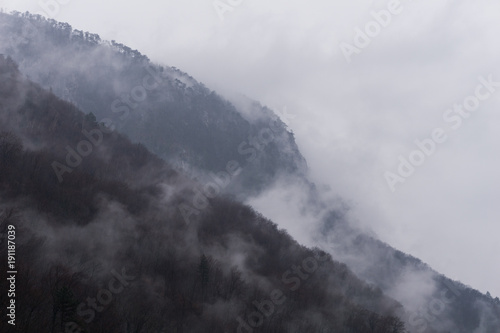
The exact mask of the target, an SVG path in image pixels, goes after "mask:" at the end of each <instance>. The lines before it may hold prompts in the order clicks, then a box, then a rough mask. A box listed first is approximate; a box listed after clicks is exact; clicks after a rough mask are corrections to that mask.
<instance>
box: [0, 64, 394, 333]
mask: <svg viewBox="0 0 500 333" xmlns="http://www.w3.org/2000/svg"><path fill="white" fill-rule="evenodd" d="M0 119H1V122H0V158H1V159H0V196H1V198H2V204H1V209H2V211H1V215H0V230H1V232H2V238H1V243H2V246H1V247H0V254H1V256H2V258H7V246H6V245H7V244H6V240H7V235H14V236H15V237H14V238H12V237H9V238H8V239H9V240H10V239H15V255H14V256H15V260H14V259H13V262H14V265H15V269H16V270H17V274H14V275H11V277H12V276H13V277H14V280H13V281H14V282H12V281H7V280H6V279H2V282H0V285H1V287H2V288H3V290H9V288H10V289H11V290H13V292H14V293H15V295H14V296H13V297H11V296H9V297H10V300H12V299H14V300H15V302H14V303H12V302H11V301H10V300H9V299H7V298H6V297H5V293H2V306H4V308H7V306H11V305H10V304H14V307H13V308H14V309H15V312H11V314H12V313H14V316H13V317H11V318H10V322H11V323H15V325H12V324H9V323H8V322H7V321H6V320H2V321H1V324H0V325H2V326H1V327H2V332H106V333H108V332H227V331H232V332H234V331H236V332H253V331H256V330H257V329H262V330H264V331H268V332H353V331H355V332H394V333H398V332H403V328H404V325H403V323H402V322H401V321H400V320H399V319H398V318H397V317H396V315H397V314H398V313H400V312H402V311H403V309H402V307H401V305H399V304H398V303H397V302H396V301H394V300H392V299H390V298H388V297H386V296H384V295H383V293H382V292H381V291H380V290H379V289H377V288H375V287H373V286H370V285H368V284H366V283H364V282H362V281H361V280H360V279H358V278H357V277H356V276H355V275H354V274H353V273H352V272H351V271H350V270H349V269H348V268H347V267H346V266H345V265H344V264H341V263H339V262H336V261H333V260H332V259H331V257H330V256H329V255H328V254H327V253H325V252H322V251H320V250H318V249H308V248H305V247H303V246H301V245H299V244H298V243H297V242H295V241H293V240H292V239H291V238H290V237H289V236H288V235H287V233H286V231H284V230H280V229H278V228H277V226H276V225H275V224H273V223H272V222H271V221H269V220H266V219H265V218H263V217H262V216H260V215H259V214H258V213H256V212H255V211H254V210H252V209H251V208H250V207H248V206H244V205H242V204H240V203H237V202H235V201H233V200H230V199H224V198H220V197H219V198H212V199H210V200H209V203H208V204H207V207H206V209H205V211H204V212H203V216H202V217H201V218H200V219H199V220H197V221H196V222H191V223H189V224H188V223H186V222H185V221H184V219H183V216H182V214H181V213H180V212H179V211H178V210H177V209H176V206H177V205H178V203H179V202H182V201H185V200H188V198H189V197H190V196H192V195H193V194H194V193H195V192H196V187H197V186H198V184H196V183H195V182H193V181H191V180H190V179H189V178H188V177H186V176H183V175H182V174H181V173H179V172H177V171H175V170H174V169H173V168H172V167H171V166H170V165H169V164H167V163H166V162H164V161H163V160H161V159H159V158H158V157H156V156H155V155H153V154H151V153H150V152H149V151H147V150H146V149H145V148H144V146H142V145H141V144H134V143H132V142H130V141H129V139H127V138H125V137H123V136H122V135H120V134H119V133H117V132H116V131H113V130H112V129H110V128H108V127H105V126H103V125H100V124H98V123H97V122H96V121H95V119H93V117H91V116H89V114H84V113H83V112H81V111H80V110H78V109H77V108H76V107H75V106H74V105H72V104H70V103H68V102H66V101H63V100H61V99H59V98H57V97H56V96H54V95H53V94H52V93H50V92H48V91H46V90H44V89H43V88H41V87H40V86H39V85H37V84H34V83H32V82H30V81H29V80H27V79H26V78H25V77H23V76H22V75H21V73H20V72H19V70H18V68H17V65H16V64H15V62H14V61H13V60H12V59H11V58H8V57H7V58H5V57H4V56H0ZM68 147H70V148H71V147H76V148H73V151H74V152H75V154H73V155H71V158H74V161H73V162H75V163H76V161H77V158H76V156H77V155H76V154H77V153H80V154H81V153H82V152H86V153H85V154H82V155H85V156H83V157H82V160H81V161H80V162H81V163H80V166H79V167H75V168H74V169H73V170H72V171H71V172H69V173H68V174H67V175H66V177H65V180H64V181H63V182H59V181H58V178H57V176H56V174H55V173H54V170H53V168H54V165H55V164H54V162H57V161H64V160H66V158H67V156H69V155H68ZM85 149H87V150H85ZM71 158H70V159H69V160H68V161H71ZM61 164H62V163H61ZM9 231H11V232H9ZM12 231H14V232H12ZM254 329H255V330H254Z"/></svg>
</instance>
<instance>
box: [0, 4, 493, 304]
mask: <svg viewBox="0 0 500 333" xmlns="http://www.w3.org/2000/svg"><path fill="white" fill-rule="evenodd" d="M62 2H63V1H61V3H62ZM64 2H67V3H66V4H60V5H57V6H56V7H57V8H56V7H54V10H52V11H47V10H44V9H43V8H42V6H41V5H40V3H44V2H43V1H41V2H37V1H27V0H15V1H14V0H7V1H5V0H2V1H0V7H3V8H4V9H7V10H18V11H25V10H29V11H30V12H32V13H39V14H42V15H44V16H48V17H51V18H54V19H56V20H59V21H65V22H68V23H70V24H71V25H72V26H73V27H74V28H76V29H82V30H85V31H90V32H93V33H98V34H99V35H100V36H101V37H102V38H103V39H107V40H116V41H117V42H120V43H124V44H126V45H128V46H130V47H131V48H133V49H138V50H140V51H141V52H142V53H143V54H146V55H148V56H149V57H150V58H151V59H152V60H153V61H155V62H157V63H162V64H167V65H171V66H176V67H178V68H180V69H182V70H183V71H186V72H187V73H189V74H190V75H192V76H193V77H194V78H195V79H197V80H199V81H201V82H203V83H205V84H206V85H207V86H208V87H210V88H211V89H216V90H219V89H220V90H221V91H224V92H230V91H233V92H240V93H243V94H245V95H246V96H249V97H251V98H254V99H256V100H259V101H260V102H262V103H263V104H265V105H267V106H269V107H271V108H274V109H277V111H278V114H280V113H281V114H282V115H284V114H286V113H288V114H289V115H290V117H288V119H286V121H285V120H284V121H285V122H286V123H287V124H288V125H289V127H290V129H291V130H293V132H294V133H295V137H296V140H297V142H298V145H299V147H300V149H301V151H302V153H303V154H304V156H305V158H306V159H307V161H308V165H309V167H310V172H311V176H312V179H313V180H314V181H315V182H316V183H317V184H318V186H319V187H320V188H322V189H329V193H330V195H331V196H332V197H340V198H342V199H343V200H344V201H345V202H346V203H347V204H348V205H349V207H350V209H349V210H348V212H347V214H348V217H349V219H350V220H351V221H353V223H356V224H357V225H358V226H360V227H362V228H365V229H367V230H371V231H372V232H374V233H375V234H377V235H378V237H379V238H380V239H382V240H384V241H386V242H387V243H389V244H390V245H392V246H394V247H396V248H398V249H400V250H402V251H403V252H406V253H410V254H412V255H414V256H416V257H418V258H420V259H422V260H423V261H424V262H426V263H428V264H429V265H430V266H431V267H433V268H434V269H436V270H437V271H439V272H441V273H443V274H446V275H447V276H449V277H451V278H453V279H457V280H460V281H462V282H463V283H465V284H467V285H471V286H472V287H474V288H477V289H479V290H481V291H482V292H486V291H490V292H491V293H492V294H493V295H494V296H499V295H500V286H499V285H498V278H497V277H498V276H499V274H500V266H498V265H497V264H496V255H497V254H498V253H499V252H500V243H499V242H498V241H497V238H498V236H497V235H498V233H499V231H500V226H498V224H497V222H498V220H499V215H500V214H499V211H498V209H496V207H495V204H494V198H498V197H499V196H500V193H499V189H498V186H495V185H496V184H498V181H499V180H500V179H499V175H498V171H497V170H498V168H499V166H500V158H499V157H498V142H499V140H498V139H499V133H500V132H499V131H498V126H499V125H498V124H499V117H500V116H499V115H498V113H497V112H496V110H497V106H498V104H499V96H500V94H499V93H498V92H496V93H492V94H491V96H490V97H489V98H488V99H486V100H484V101H481V104H480V106H479V108H478V109H477V110H476V111H475V112H473V113H471V114H470V116H469V117H468V118H464V119H463V123H462V126H461V127H460V128H459V129H457V130H453V129H450V128H449V123H447V122H446V121H445V120H444V119H443V115H444V114H445V112H446V110H447V109H449V108H453V106H454V104H456V103H463V102H464V100H465V99H466V98H467V97H468V96H471V95H474V93H475V90H476V87H477V85H478V84H479V83H480V80H479V79H478V78H479V77H481V76H482V77H484V78H487V77H488V76H489V75H492V77H493V81H500V73H498V71H497V70H496V66H495V65H496V62H497V60H498V55H499V47H498V46H497V43H495V42H494V41H495V40H496V39H495V37H497V36H498V32H499V30H500V24H499V23H498V20H497V18H496V15H495V14H496V13H498V10H499V9H500V8H499V7H500V4H498V3H496V2H492V1H488V0H479V1H476V2H474V3H469V2H465V1H453V2H452V1H446V2H433V1H420V2H416V1H413V2H412V1H408V0H404V1H403V0H402V1H401V2H400V3H401V6H400V7H399V8H400V9H401V10H400V13H399V14H397V15H394V16H392V18H391V22H390V23H389V24H388V26H387V27H385V28H382V29H381V31H380V33H378V34H376V36H374V37H373V38H371V42H370V44H369V45H368V46H366V47H365V48H362V49H360V52H359V54H353V55H352V56H351V57H350V60H351V61H350V62H348V60H347V59H346V57H345V56H344V55H343V53H342V51H341V48H340V45H341V43H349V44H353V38H354V36H355V29H356V27H360V28H361V29H364V27H365V24H367V23H368V22H371V21H373V20H374V18H373V16H372V15H371V14H370V13H371V12H372V11H380V10H382V9H384V10H385V9H387V8H388V3H389V1H387V2H386V1H366V0H365V1H349V2H348V3H347V2H345V1H319V0H318V1H312V2H308V3H307V4H305V3H304V2H301V1H281V0H280V1H273V3H269V2H268V1H267V2H266V1H261V0H255V1H241V2H238V1H233V3H240V4H239V5H236V6H233V8H231V9H232V10H229V11H226V12H224V13H223V14H222V16H223V20H221V18H220V15H219V14H218V13H217V11H216V9H215V8H214V6H213V2H212V1H199V0H193V1H190V2H189V3H182V4H181V3H179V2H178V1H171V0H169V1H162V2H160V1H144V2H142V3H140V4H139V3H135V2H118V1H108V2H106V3H105V4H103V3H102V2H98V1H94V0H89V1H86V2H81V1H64ZM56 9H57V10H56ZM283 110H286V113H285V112H284V111H283ZM436 128H443V129H445V130H446V134H447V137H448V139H447V140H446V142H443V143H440V144H437V145H436V151H435V152H434V153H433V154H431V155H430V156H428V157H426V158H425V162H424V163H423V164H422V165H420V166H418V167H416V168H415V171H414V173H413V174H412V175H411V176H410V177H408V178H407V179H406V181H405V182H404V183H397V184H396V185H395V191H394V192H392V191H391V189H390V187H389V186H388V184H387V181H386V179H385V178H384V174H385V173H386V172H388V171H389V172H392V173H397V169H398V165H399V156H400V155H402V156H403V157H405V158H408V157H409V155H410V154H411V153H412V151H413V150H415V149H417V146H416V144H415V143H414V141H415V140H424V139H427V138H431V137H432V132H433V130H434V129H436ZM266 195H267V197H263V198H260V199H259V198H257V199H256V200H255V201H254V202H253V204H254V206H255V207H256V208H257V209H258V210H260V211H262V212H263V214H264V215H266V216H269V217H272V218H273V219H276V220H277V221H282V222H280V224H281V225H286V226H287V229H289V230H290V232H291V234H292V235H295V234H297V235H298V234H303V237H304V239H299V240H300V241H303V242H306V241H307V239H306V235H308V234H307V231H308V230H307V227H308V225H297V223H299V221H297V220H295V219H293V216H291V214H290V213H289V212H288V211H284V210H278V209H276V208H273V207H279V204H280V203H283V202H286V201H287V198H286V193H281V192H277V193H271V194H266ZM272 200H276V201H277V202H276V204H274V205H273V203H272Z"/></svg>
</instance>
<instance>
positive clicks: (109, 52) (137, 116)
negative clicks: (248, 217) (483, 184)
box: [0, 14, 307, 193]
mask: <svg viewBox="0 0 500 333" xmlns="http://www.w3.org/2000/svg"><path fill="white" fill-rule="evenodd" d="M0 15H1V16H0V18H1V19H0V25H1V26H0V31H2V34H1V36H0V45H2V46H3V47H2V49H3V51H2V52H5V54H8V55H10V56H11V57H12V58H13V59H14V60H15V61H16V62H17V63H18V64H19V66H20V68H21V70H22V72H23V73H25V74H27V75H28V77H30V78H31V79H32V80H33V81H35V82H37V83H39V84H40V85H42V86H43V87H45V88H47V89H51V90H52V91H53V92H54V94H56V95H57V96H59V97H60V98H62V99H64V100H67V101H70V102H72V103H73V104H75V105H76V106H77V107H79V108H80V109H81V110H82V111H83V112H85V113H92V114H94V115H95V116H96V118H97V120H98V121H99V122H102V121H104V122H106V123H107V124H108V126H111V127H113V128H116V129H117V130H119V131H120V132H122V133H126V134H127V136H128V137H129V138H130V139H131V140H132V141H133V142H140V143H142V144H144V145H145V146H146V147H147V148H148V149H150V150H151V152H153V153H155V154H156V155H158V156H159V157H161V158H163V159H165V160H167V161H169V162H170V163H172V164H173V165H176V166H181V167H182V166H189V167H190V168H193V169H194V171H199V170H200V169H201V170H203V171H210V172H214V173H217V172H222V171H224V170H225V169H226V167H227V163H228V162H230V161H237V162H238V163H239V164H240V165H242V166H244V168H243V170H242V174H241V175H240V176H239V177H238V179H235V180H234V181H233V182H232V183H231V186H230V188H228V189H227V190H231V189H232V192H233V193H239V192H245V193H247V192H248V193H254V192H255V191H259V190H261V189H262V188H264V187H265V186H266V185H268V184H269V183H270V182H272V181H273V179H274V178H275V177H276V176H277V175H278V174H280V173H286V174H295V173H298V174H304V173H305V172H306V169H307V166H306V163H305V160H304V158H303V157H302V155H301V154H300V152H299V150H298V148H297V145H296V143H295V140H294V138H293V134H291V133H289V132H288V131H287V130H286V126H285V124H284V123H283V122H282V121H281V120H280V119H279V118H278V117H277V116H276V115H275V114H274V113H273V112H272V111H271V110H269V109H268V108H265V107H262V106H261V105H259V104H258V103H257V102H254V101H250V100H242V101H241V102H242V103H243V104H245V105H246V108H247V109H248V112H247V114H252V118H251V119H245V118H244V117H243V115H242V114H241V113H240V112H239V111H238V110H237V109H236V108H235V106H233V105H232V104H231V103H229V102H228V101H227V100H225V99H223V98H222V97H221V96H219V95H217V94H216V93H215V92H213V91H210V90H209V89H208V88H206V87H205V86H204V85H203V84H201V83H199V82H197V81H196V80H194V79H193V78H192V77H191V76H189V75H187V74H186V73H183V72H182V71H180V70H178V69H176V68H175V67H165V66H159V65H155V64H153V63H151V61H149V59H148V58H147V57H146V56H144V55H142V54H141V53H139V52H138V51H136V50H131V49H130V48H129V47H127V46H125V45H122V44H119V43H116V42H115V41H112V42H105V41H102V40H101V39H100V37H99V36H98V35H95V34H89V33H87V32H85V33H84V32H82V31H78V30H73V29H72V27H71V26H70V25H69V24H66V23H59V22H56V21H54V20H45V19H44V18H42V17H41V16H37V15H29V14H15V15H7V14H0ZM49 50H50V52H48V51H49ZM197 176H199V177H203V176H202V175H200V174H197Z"/></svg>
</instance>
